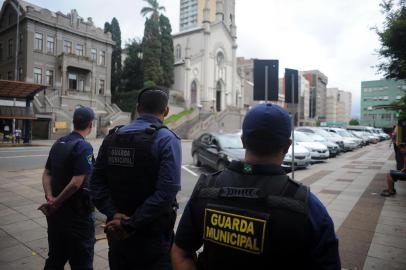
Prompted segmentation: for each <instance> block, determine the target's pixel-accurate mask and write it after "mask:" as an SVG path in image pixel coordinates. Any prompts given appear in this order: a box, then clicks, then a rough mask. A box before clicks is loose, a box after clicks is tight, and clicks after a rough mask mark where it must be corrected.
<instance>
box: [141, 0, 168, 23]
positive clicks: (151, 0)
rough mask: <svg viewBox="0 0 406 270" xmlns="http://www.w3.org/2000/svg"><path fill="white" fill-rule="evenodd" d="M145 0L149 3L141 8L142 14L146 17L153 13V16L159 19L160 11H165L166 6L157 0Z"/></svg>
mask: <svg viewBox="0 0 406 270" xmlns="http://www.w3.org/2000/svg"><path fill="white" fill-rule="evenodd" d="M144 1H145V2H147V3H148V5H149V6H147V7H143V8H142V9H141V15H142V16H144V17H145V16H148V15H149V14H150V13H152V17H153V18H154V19H158V17H159V12H160V11H165V7H163V6H160V5H159V3H158V1H157V0H144Z"/></svg>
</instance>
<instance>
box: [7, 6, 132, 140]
mask: <svg viewBox="0 0 406 270" xmlns="http://www.w3.org/2000/svg"><path fill="white" fill-rule="evenodd" d="M17 19H18V22H19V23H18V25H17ZM17 26H18V27H17ZM17 28H18V32H17ZM113 45H114V42H113V41H112V39H111V34H110V33H104V31H103V29H101V28H98V27H96V26H95V25H94V24H93V21H92V19H91V18H88V19H87V20H84V19H83V18H82V17H80V16H79V15H78V13H77V11H76V10H72V11H71V12H70V13H68V14H63V13H61V12H56V13H55V12H52V11H49V10H48V9H45V8H41V7H38V6H36V5H33V4H31V3H27V2H25V1H21V0H6V1H4V3H3V6H2V9H1V13H0V79H7V80H20V81H25V82H30V83H38V84H45V85H47V86H48V87H47V89H46V90H45V91H44V92H42V93H40V94H38V95H37V96H36V97H35V98H34V100H33V106H34V111H35V113H36V117H37V119H36V120H34V123H33V136H34V137H39V138H57V137H59V136H61V135H63V134H66V133H67V132H69V131H70V130H71V129H72V126H71V121H72V115H73V111H74V110H75V108H76V107H77V106H81V105H82V106H89V107H92V108H93V109H94V110H95V112H96V114H97V121H95V123H94V124H95V126H96V128H95V129H94V134H92V136H93V137H94V136H96V135H97V134H101V133H104V132H106V130H107V129H108V128H109V127H110V126H112V125H115V124H120V123H126V122H128V121H129V120H130V117H129V114H127V113H123V112H122V111H121V110H120V109H119V108H118V107H117V106H116V105H114V104H111V92H110V76H111V74H110V71H111V53H112V46H113ZM16 48H17V50H16ZM16 53H17V57H15V56H16ZM15 74H17V75H15Z"/></svg>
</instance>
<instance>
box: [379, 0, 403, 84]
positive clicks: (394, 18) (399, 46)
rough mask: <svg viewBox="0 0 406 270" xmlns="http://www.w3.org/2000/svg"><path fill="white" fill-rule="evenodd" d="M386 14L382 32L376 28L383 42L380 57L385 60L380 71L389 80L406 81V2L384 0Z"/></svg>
mask: <svg viewBox="0 0 406 270" xmlns="http://www.w3.org/2000/svg"><path fill="white" fill-rule="evenodd" d="M380 6H381V8H382V9H383V13H384V14H385V22H384V26H383V29H382V30H379V29H378V28H375V30H376V33H377V34H378V36H379V40H380V42H381V48H380V49H379V51H378V52H379V55H380V56H381V57H382V58H383V60H382V61H381V63H379V65H378V69H379V71H381V72H383V73H384V74H385V77H386V78H388V79H397V80H399V79H406V1H405V0H399V2H398V3H397V4H395V3H394V0H383V1H382V3H381V4H380Z"/></svg>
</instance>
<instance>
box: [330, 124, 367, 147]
mask: <svg viewBox="0 0 406 270" xmlns="http://www.w3.org/2000/svg"><path fill="white" fill-rule="evenodd" d="M326 130H327V131H329V132H332V133H335V134H337V135H339V136H341V137H342V138H343V141H344V148H346V149H347V150H353V149H355V148H358V147H361V145H362V140H361V139H359V138H356V137H355V136H354V135H352V134H351V133H349V132H348V131H347V130H345V129H343V128H326ZM354 144H355V145H354ZM354 146H355V147H354Z"/></svg>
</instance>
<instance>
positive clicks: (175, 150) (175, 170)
mask: <svg viewBox="0 0 406 270" xmlns="http://www.w3.org/2000/svg"><path fill="white" fill-rule="evenodd" d="M152 124H162V123H161V121H160V120H159V119H158V118H157V117H155V116H152V115H144V116H141V117H139V118H138V119H137V120H136V121H134V122H133V123H131V124H129V125H127V126H124V127H122V128H120V129H119V130H118V131H117V132H118V133H121V134H122V133H129V132H134V131H137V130H144V129H146V128H148V127H150V126H151V125H152ZM151 151H152V154H153V156H154V157H155V158H156V159H157V160H158V163H159V171H158V179H157V183H156V187H155V192H154V193H153V194H152V195H151V196H150V197H148V198H147V199H146V200H145V201H144V203H143V204H142V205H141V206H140V207H139V208H138V209H137V211H136V212H135V213H134V214H133V215H132V216H131V217H130V219H128V220H122V222H121V223H122V225H123V226H125V227H130V228H132V229H133V230H136V229H137V228H138V227H140V226H143V225H146V224H148V223H149V222H150V221H153V220H154V219H155V218H157V217H158V216H159V215H160V214H161V213H162V209H165V208H166V207H167V206H168V204H172V203H173V201H174V200H175V198H176V194H177V192H178V191H179V190H180V173H181V164H182V160H181V158H182V157H181V143H180V139H179V137H177V136H176V135H175V134H174V133H173V132H172V131H170V130H168V129H166V128H162V129H160V130H158V132H157V134H156V137H155V139H154V142H153V144H152V149H151ZM101 153H102V148H101V149H100V151H99V155H100V154H101ZM97 170H98V166H97V162H96V168H95V171H97ZM91 189H92V196H93V198H95V200H96V201H97V204H96V206H97V208H98V209H99V211H100V212H102V213H103V214H105V215H106V216H107V218H108V219H111V218H112V217H113V215H114V214H115V213H117V209H116V208H115V206H114V202H112V200H111V198H110V195H109V190H108V187H107V185H106V179H103V178H102V177H101V176H99V175H98V174H97V176H96V174H95V175H94V176H93V178H92V183H91Z"/></svg>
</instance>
